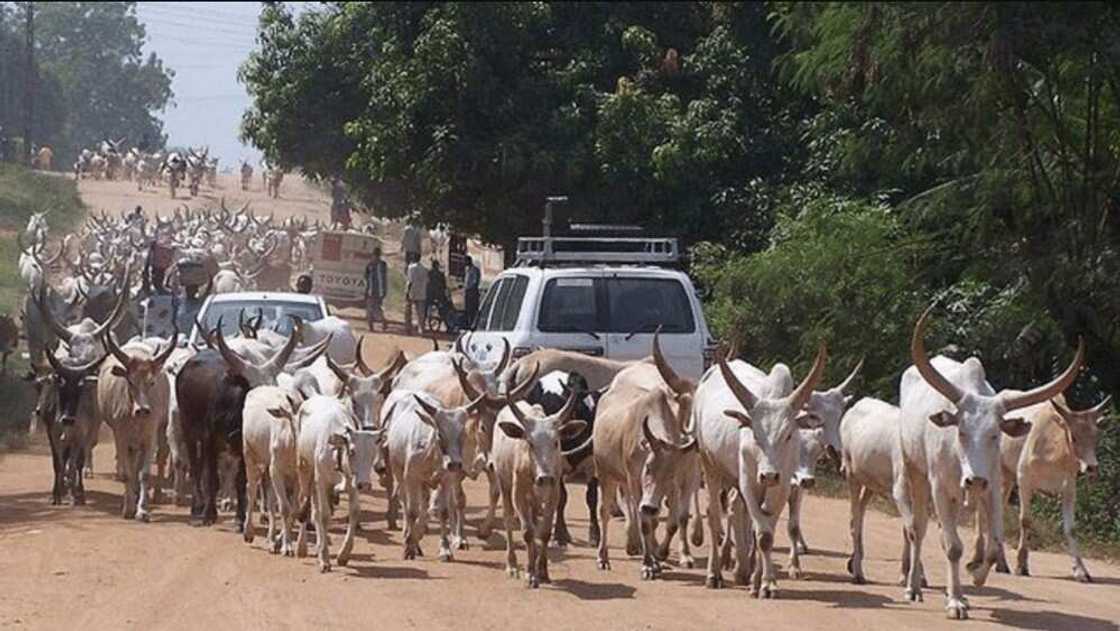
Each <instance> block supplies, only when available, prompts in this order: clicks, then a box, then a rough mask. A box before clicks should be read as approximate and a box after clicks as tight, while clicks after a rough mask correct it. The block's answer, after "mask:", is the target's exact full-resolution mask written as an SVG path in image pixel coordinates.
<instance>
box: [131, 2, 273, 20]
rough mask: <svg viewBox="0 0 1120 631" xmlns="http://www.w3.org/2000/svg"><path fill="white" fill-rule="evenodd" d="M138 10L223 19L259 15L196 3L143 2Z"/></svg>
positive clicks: (253, 17)
mask: <svg viewBox="0 0 1120 631" xmlns="http://www.w3.org/2000/svg"><path fill="white" fill-rule="evenodd" d="M140 11H156V12H157V13H166V14H169V15H171V14H176V15H180V16H196V15H200V16H205V17H214V18H223V19H241V18H249V19H252V20H256V19H257V17H258V15H259V13H237V12H229V11H221V10H218V9H212V8H209V7H200V6H198V5H197V4H193V3H192V4H190V5H188V6H183V5H177V4H171V3H161V4H155V3H144V4H141V5H138V7H137V12H138V13H139V12H140Z"/></svg>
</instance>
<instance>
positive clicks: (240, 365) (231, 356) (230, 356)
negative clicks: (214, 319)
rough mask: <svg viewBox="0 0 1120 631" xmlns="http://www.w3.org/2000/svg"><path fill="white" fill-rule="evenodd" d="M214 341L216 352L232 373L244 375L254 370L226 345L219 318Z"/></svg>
mask: <svg viewBox="0 0 1120 631" xmlns="http://www.w3.org/2000/svg"><path fill="white" fill-rule="evenodd" d="M214 341H215V342H217V345H218V352H219V353H221V354H222V359H224V360H226V365H227V366H229V367H230V368H231V369H232V370H233V372H235V373H238V374H241V375H244V374H245V373H246V372H249V371H250V370H252V369H254V368H256V367H255V366H253V365H252V364H250V363H249V362H247V361H245V360H244V359H242V358H241V356H240V355H238V354H237V353H235V352H233V349H231V348H230V347H229V345H228V344H226V336H225V335H224V334H223V333H222V318H221V317H219V318H218V330H217V331H216V332H215V333H214Z"/></svg>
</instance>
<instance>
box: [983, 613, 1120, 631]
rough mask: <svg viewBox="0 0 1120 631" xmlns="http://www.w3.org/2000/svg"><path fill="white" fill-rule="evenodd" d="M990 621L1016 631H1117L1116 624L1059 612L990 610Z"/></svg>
mask: <svg viewBox="0 0 1120 631" xmlns="http://www.w3.org/2000/svg"><path fill="white" fill-rule="evenodd" d="M992 619H993V620H995V621H996V622H999V623H1001V624H1006V625H1008V626H1011V627H1015V628H1016V629H1038V630H1039V631H1061V630H1063V629H1070V630H1071V631H1074V630H1076V631H1117V629H1120V625H1118V624H1117V623H1116V622H1112V621H1108V620H1102V619H1101V618H1090V617H1088V616H1079V615H1077V614H1071V613H1062V612H1060V611H1013V610H1011V609H992Z"/></svg>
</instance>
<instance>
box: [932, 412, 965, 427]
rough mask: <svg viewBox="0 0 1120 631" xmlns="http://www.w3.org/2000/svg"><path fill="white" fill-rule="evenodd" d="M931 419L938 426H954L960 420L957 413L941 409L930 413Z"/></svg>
mask: <svg viewBox="0 0 1120 631" xmlns="http://www.w3.org/2000/svg"><path fill="white" fill-rule="evenodd" d="M929 420H930V422H931V423H933V424H934V425H936V426H938V427H952V426H954V425H956V424H957V423H958V422H959V421H958V419H957V415H956V414H953V413H951V412H949V411H948V410H941V411H940V412H938V413H936V414H930V415H929Z"/></svg>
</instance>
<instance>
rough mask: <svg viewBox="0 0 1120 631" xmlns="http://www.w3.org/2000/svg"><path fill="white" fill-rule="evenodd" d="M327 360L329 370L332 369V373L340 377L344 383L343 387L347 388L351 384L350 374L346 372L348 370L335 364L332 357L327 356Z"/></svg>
mask: <svg viewBox="0 0 1120 631" xmlns="http://www.w3.org/2000/svg"><path fill="white" fill-rule="evenodd" d="M326 358H327V368H330V369H331V372H333V373H334V376H335V377H338V380H339V381H341V382H342V387H343V388H345V387H346V385H347V384H349V383H350V373H348V372H346V369H345V368H343V367H342V366H339V365H338V364H336V363H334V360H333V359H331V356H330V355H326Z"/></svg>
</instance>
